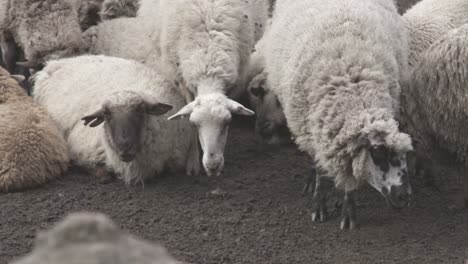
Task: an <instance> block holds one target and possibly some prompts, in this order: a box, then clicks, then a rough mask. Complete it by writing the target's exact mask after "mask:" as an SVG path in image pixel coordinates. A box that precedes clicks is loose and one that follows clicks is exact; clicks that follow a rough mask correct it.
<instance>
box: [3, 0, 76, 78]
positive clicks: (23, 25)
mask: <svg viewBox="0 0 468 264" xmlns="http://www.w3.org/2000/svg"><path fill="white" fill-rule="evenodd" d="M74 1H75V0H1V1H0V32H1V33H2V34H3V35H10V36H11V40H13V41H14V42H15V43H16V44H17V45H18V46H19V47H20V48H22V49H23V51H24V54H25V57H26V59H27V60H28V61H27V62H25V63H21V64H20V65H22V66H24V67H27V68H40V67H41V64H43V63H44V62H45V61H47V60H50V59H54V58H60V57H66V56H72V55H76V54H79V53H80V52H81V51H82V48H83V47H82V40H81V29H80V24H79V19H78V7H77V5H76V3H75V2H74ZM2 48H3V46H2ZM8 52H14V51H13V50H8ZM8 58H11V56H8V55H7V56H4V57H3V59H4V61H5V62H6V63H7V65H13V64H14V63H12V62H11V59H8ZM7 70H8V71H12V70H13V69H11V67H10V68H8V69H7Z"/></svg>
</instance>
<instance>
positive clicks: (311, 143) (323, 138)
mask: <svg viewBox="0 0 468 264" xmlns="http://www.w3.org/2000/svg"><path fill="white" fill-rule="evenodd" d="M370 10H372V11H370ZM405 33H406V31H405V28H404V25H403V20H402V18H401V17H400V15H398V13H397V10H396V7H395V3H394V2H393V0H348V1H341V0H328V1H321V0H282V1H279V2H278V3H277V4H276V10H275V13H274V14H273V22H272V26H271V29H270V31H269V34H270V35H269V37H268V38H269V41H268V42H267V47H266V56H265V57H266V71H267V72H268V84H269V87H270V88H271V89H272V90H273V92H274V93H275V94H277V95H278V98H279V101H280V102H281V105H282V106H283V108H284V113H285V116H286V119H287V123H288V126H289V128H290V130H291V132H292V134H293V135H294V137H295V142H296V143H297V144H298V146H299V148H300V149H301V150H303V151H306V152H308V153H309V155H310V156H311V157H313V158H314V159H315V160H316V162H317V166H318V167H319V168H320V169H323V170H324V171H325V172H326V174H327V175H328V176H331V177H333V178H334V180H335V184H336V187H338V188H339V189H342V190H344V191H345V196H344V201H343V211H342V221H341V228H351V229H352V228H354V227H355V225H356V222H355V205H354V199H353V191H354V190H356V189H357V188H358V186H359V185H360V184H361V183H362V182H363V181H367V182H368V183H369V184H370V185H372V186H373V187H374V188H375V189H377V190H378V191H379V192H381V193H382V194H383V196H384V197H385V198H386V200H387V202H388V203H389V204H391V205H392V206H394V207H398V208H401V207H404V206H406V205H407V203H408V195H409V194H410V193H411V187H410V184H409V180H408V175H407V172H406V153H407V152H408V151H410V150H411V149H412V146H411V139H410V137H409V136H408V135H407V134H404V133H401V132H400V131H399V129H398V124H397V122H396V121H395V116H396V115H397V114H398V110H399V102H398V100H399V95H400V82H401V81H403V80H404V79H405V72H406V69H407V52H408V48H407V39H406V34H405ZM317 175H318V177H317V181H316V183H317V185H316V186H317V188H316V192H315V194H314V196H315V199H316V202H317V204H316V205H315V208H314V213H313V215H312V217H313V220H314V221H322V220H323V219H324V216H325V213H326V210H325V203H323V200H324V199H325V198H324V197H326V196H325V194H324V190H322V189H321V186H322V184H321V181H322V177H321V176H323V175H322V173H317Z"/></svg>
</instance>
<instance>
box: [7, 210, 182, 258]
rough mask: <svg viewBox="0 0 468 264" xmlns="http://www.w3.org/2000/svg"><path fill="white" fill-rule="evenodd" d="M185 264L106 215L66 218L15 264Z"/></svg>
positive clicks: (40, 236)
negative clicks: (132, 233) (131, 232)
mask: <svg viewBox="0 0 468 264" xmlns="http://www.w3.org/2000/svg"><path fill="white" fill-rule="evenodd" d="M63 263H68V264H78V263H86V264H128V263H138V264H182V262H178V261H176V260H175V259H173V258H172V257H171V256H170V255H169V253H168V252H167V250H166V249H165V248H163V247H161V246H159V245H155V244H153V243H151V242H149V241H146V240H143V239H140V238H137V237H135V236H133V235H131V234H128V233H126V232H124V231H122V230H120V228H119V227H118V226H117V225H116V224H115V223H114V222H113V221H112V220H111V219H109V218H108V217H107V216H106V215H104V214H101V213H91V212H79V213H71V214H69V215H67V216H66V217H65V218H64V219H63V220H61V221H60V222H58V223H57V224H55V225H54V226H53V227H52V228H51V229H50V230H48V231H42V232H40V233H39V234H38V235H37V237H36V239H35V241H34V249H33V251H32V252H31V253H29V254H28V255H26V256H24V257H22V258H20V259H18V260H16V261H14V262H12V264H63Z"/></svg>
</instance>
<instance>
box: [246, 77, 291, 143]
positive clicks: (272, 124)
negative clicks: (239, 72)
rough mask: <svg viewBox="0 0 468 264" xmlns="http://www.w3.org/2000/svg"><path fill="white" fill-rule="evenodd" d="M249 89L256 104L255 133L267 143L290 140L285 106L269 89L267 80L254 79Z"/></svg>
mask: <svg viewBox="0 0 468 264" xmlns="http://www.w3.org/2000/svg"><path fill="white" fill-rule="evenodd" d="M248 91H249V94H250V96H251V98H252V99H253V100H252V101H254V102H255V103H254V104H255V106H256V109H255V112H256V115H257V118H256V120H255V133H256V134H257V135H259V136H260V137H261V138H262V139H263V141H264V142H266V143H267V144H282V143H287V142H290V138H291V133H290V132H289V129H288V126H287V123H286V117H285V116H284V112H283V107H282V106H281V103H280V102H279V100H278V97H277V96H276V95H275V94H274V93H273V92H271V91H270V90H269V89H268V87H267V84H266V80H265V79H263V78H262V79H261V80H255V79H254V80H252V82H251V83H250V85H249V87H248Z"/></svg>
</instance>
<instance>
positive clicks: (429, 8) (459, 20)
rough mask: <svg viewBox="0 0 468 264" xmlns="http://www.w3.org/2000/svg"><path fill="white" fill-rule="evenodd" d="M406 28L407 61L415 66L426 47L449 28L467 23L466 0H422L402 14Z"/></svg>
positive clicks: (467, 4) (467, 10)
mask: <svg viewBox="0 0 468 264" xmlns="http://www.w3.org/2000/svg"><path fill="white" fill-rule="evenodd" d="M403 18H404V20H405V23H406V28H407V30H408V41H409V47H410V52H409V55H408V63H409V65H410V66H411V67H413V66H415V65H416V64H417V62H418V60H419V58H420V57H421V53H423V52H424V51H425V50H426V49H428V48H429V46H431V44H432V43H434V41H436V40H437V39H439V38H440V37H442V36H443V35H445V34H446V33H447V32H448V31H450V30H451V29H454V28H457V27H459V26H461V25H463V24H465V23H468V1H466V0H446V1H440V0H422V1H421V2H419V3H417V4H416V5H415V6H413V7H412V8H410V9H409V10H408V11H406V13H405V14H404V15H403Z"/></svg>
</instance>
